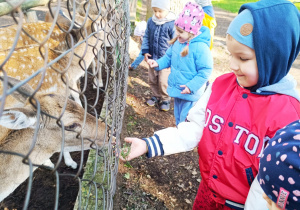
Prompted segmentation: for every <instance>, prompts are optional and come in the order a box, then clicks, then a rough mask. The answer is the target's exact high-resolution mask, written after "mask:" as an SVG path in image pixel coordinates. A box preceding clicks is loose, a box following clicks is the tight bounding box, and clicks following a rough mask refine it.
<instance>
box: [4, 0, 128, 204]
mask: <svg viewBox="0 0 300 210" xmlns="http://www.w3.org/2000/svg"><path fill="white" fill-rule="evenodd" d="M129 35H130V22H129V3H128V1H127V0H77V1H75V0H40V1H37V0H23V1H22V0H21V1H17V0H10V1H8V0H7V1H5V0H0V37H1V38H0V180H1V183H0V208H1V209H2V208H8V209H13V208H16V209H19V208H23V209H30V208H34V207H33V206H32V205H33V204H32V203H33V202H34V201H32V195H33V194H34V193H36V192H35V191H37V190H36V189H35V188H33V185H34V184H35V182H36V180H41V179H42V178H38V177H37V176H40V177H43V176H44V177H46V176H49V175H50V176H52V177H53V184H52V186H53V190H52V192H49V193H47V192H45V191H44V193H45V197H47V195H53V196H50V197H49V198H47V201H46V200H45V201H44V202H45V203H46V202H48V203H49V202H50V204H49V205H46V204H45V206H44V208H47V207H46V206H51V208H54V209H60V207H61V206H60V205H61V203H62V199H61V196H62V194H64V192H63V188H62V187H61V186H62V184H64V182H67V180H72V181H73V182H74V183H76V185H77V188H76V189H77V191H76V192H72V194H74V196H75V198H74V200H76V202H74V204H73V203H72V204H69V205H67V207H68V209H73V208H76V209H112V206H113V196H114V193H115V187H116V175H117V172H118V157H116V154H117V153H118V151H119V145H120V143H119V142H120V133H121V128H122V120H123V115H124V109H125V100H126V91H127V74H128V62H129V54H128V46H129ZM74 151H77V153H76V157H77V158H76V159H74V160H73V159H72V155H73V154H74V153H71V155H70V152H74ZM53 155H54V156H55V158H53ZM87 155H88V157H87ZM86 159H87V160H86ZM53 160H55V161H53ZM64 164H65V165H67V166H69V167H70V168H69V170H68V171H67V172H66V171H62V170H61V166H62V165H64ZM37 169H38V170H37ZM35 171H38V173H39V175H37V172H35ZM21 186H23V187H21ZM40 187H41V188H43V185H41V186H40ZM22 189H23V190H22ZM16 192H17V193H19V194H22V196H21V197H22V198H21V199H19V200H14V199H16V197H17V196H14V193H16ZM20 202H21V203H22V206H21V207H20V206H15V204H16V203H20Z"/></svg>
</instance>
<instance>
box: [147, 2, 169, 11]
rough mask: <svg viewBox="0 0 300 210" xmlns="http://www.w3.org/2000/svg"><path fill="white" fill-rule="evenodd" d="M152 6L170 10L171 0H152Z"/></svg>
mask: <svg viewBox="0 0 300 210" xmlns="http://www.w3.org/2000/svg"><path fill="white" fill-rule="evenodd" d="M151 7H152V8H153V7H157V8H159V9H162V10H166V11H170V0H152V3H151Z"/></svg>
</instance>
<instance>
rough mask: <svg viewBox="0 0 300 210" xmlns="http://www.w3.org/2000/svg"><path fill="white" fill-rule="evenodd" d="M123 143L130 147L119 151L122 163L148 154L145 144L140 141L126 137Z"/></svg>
mask: <svg viewBox="0 0 300 210" xmlns="http://www.w3.org/2000/svg"><path fill="white" fill-rule="evenodd" d="M125 142H127V143H130V144H131V146H130V147H127V148H124V147H123V148H122V149H121V155H120V159H121V160H123V161H129V160H132V159H134V158H136V157H139V156H141V155H143V154H145V153H146V152H148V147H147V144H146V142H145V141H144V140H142V139H138V138H130V137H127V138H125Z"/></svg>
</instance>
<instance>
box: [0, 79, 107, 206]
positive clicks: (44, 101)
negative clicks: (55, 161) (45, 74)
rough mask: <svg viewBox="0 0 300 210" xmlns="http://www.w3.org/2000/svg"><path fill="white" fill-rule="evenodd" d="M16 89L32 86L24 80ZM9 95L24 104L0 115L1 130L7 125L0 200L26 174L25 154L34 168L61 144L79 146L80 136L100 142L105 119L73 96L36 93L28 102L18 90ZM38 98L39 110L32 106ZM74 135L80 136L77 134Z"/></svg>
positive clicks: (0, 150) (1, 143) (0, 143)
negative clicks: (82, 105)
mask: <svg viewBox="0 0 300 210" xmlns="http://www.w3.org/2000/svg"><path fill="white" fill-rule="evenodd" d="M9 81H10V82H13V83H14V84H16V81H18V80H16V79H13V78H9ZM19 91H21V92H22V93H25V94H26V95H32V94H33V91H34V90H33V89H32V88H31V87H30V85H29V84H25V85H23V86H22V87H20V88H19ZM12 96H13V97H15V98H16V99H17V100H19V101H20V102H21V103H22V104H24V105H23V107H13V108H9V109H5V110H4V111H3V113H2V116H1V117H0V125H1V126H3V127H0V132H2V129H3V128H8V129H9V132H6V136H5V137H4V138H2V139H0V180H1V182H0V201H2V200H3V199H4V198H5V197H7V196H8V195H9V194H10V193H12V192H13V191H14V190H15V189H16V188H17V187H18V186H19V185H20V184H21V183H22V182H24V181H25V180H26V179H27V178H28V176H29V173H30V168H29V166H28V165H27V164H25V163H23V162H22V160H23V158H24V157H26V158H24V160H25V162H28V160H30V162H31V163H32V164H34V166H35V167H33V171H34V170H35V169H36V168H37V166H40V165H42V164H43V163H44V162H45V161H46V160H47V159H49V158H50V157H51V156H52V155H53V153H55V152H59V151H61V147H62V145H63V146H64V147H80V146H81V143H82V140H81V137H82V139H83V140H84V145H85V147H87V146H89V145H90V144H91V143H92V142H93V143H94V145H97V146H103V145H104V142H105V139H106V136H105V133H106V132H105V130H106V128H105V123H103V122H101V121H98V119H96V118H95V117H94V116H92V115H90V114H87V113H85V110H84V109H83V108H82V107H81V106H80V105H79V104H77V103H76V102H74V101H73V100H70V99H68V98H66V97H64V96H61V95H57V94H54V93H36V94H35V95H34V96H33V100H32V103H30V101H29V100H28V98H27V97H25V96H24V95H21V94H19V93H18V92H17V91H15V92H13V94H12ZM37 101H38V102H39V104H40V112H39V111H37V110H38V109H36V108H35V107H37ZM32 104H33V105H32ZM58 124H60V125H58ZM61 125H63V127H64V136H63V134H62V126H61ZM36 131H38V133H37V136H36V138H35V132H36ZM77 135H80V137H79V138H76V136H77ZM82 149H84V148H82ZM12 152H13V153H14V154H12ZM27 158H28V159H27Z"/></svg>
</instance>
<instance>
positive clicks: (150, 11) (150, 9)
mask: <svg viewBox="0 0 300 210" xmlns="http://www.w3.org/2000/svg"><path fill="white" fill-rule="evenodd" d="M151 3H152V1H151V0H148V1H147V14H146V20H148V19H149V18H150V17H152V15H153V10H152V7H151Z"/></svg>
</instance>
